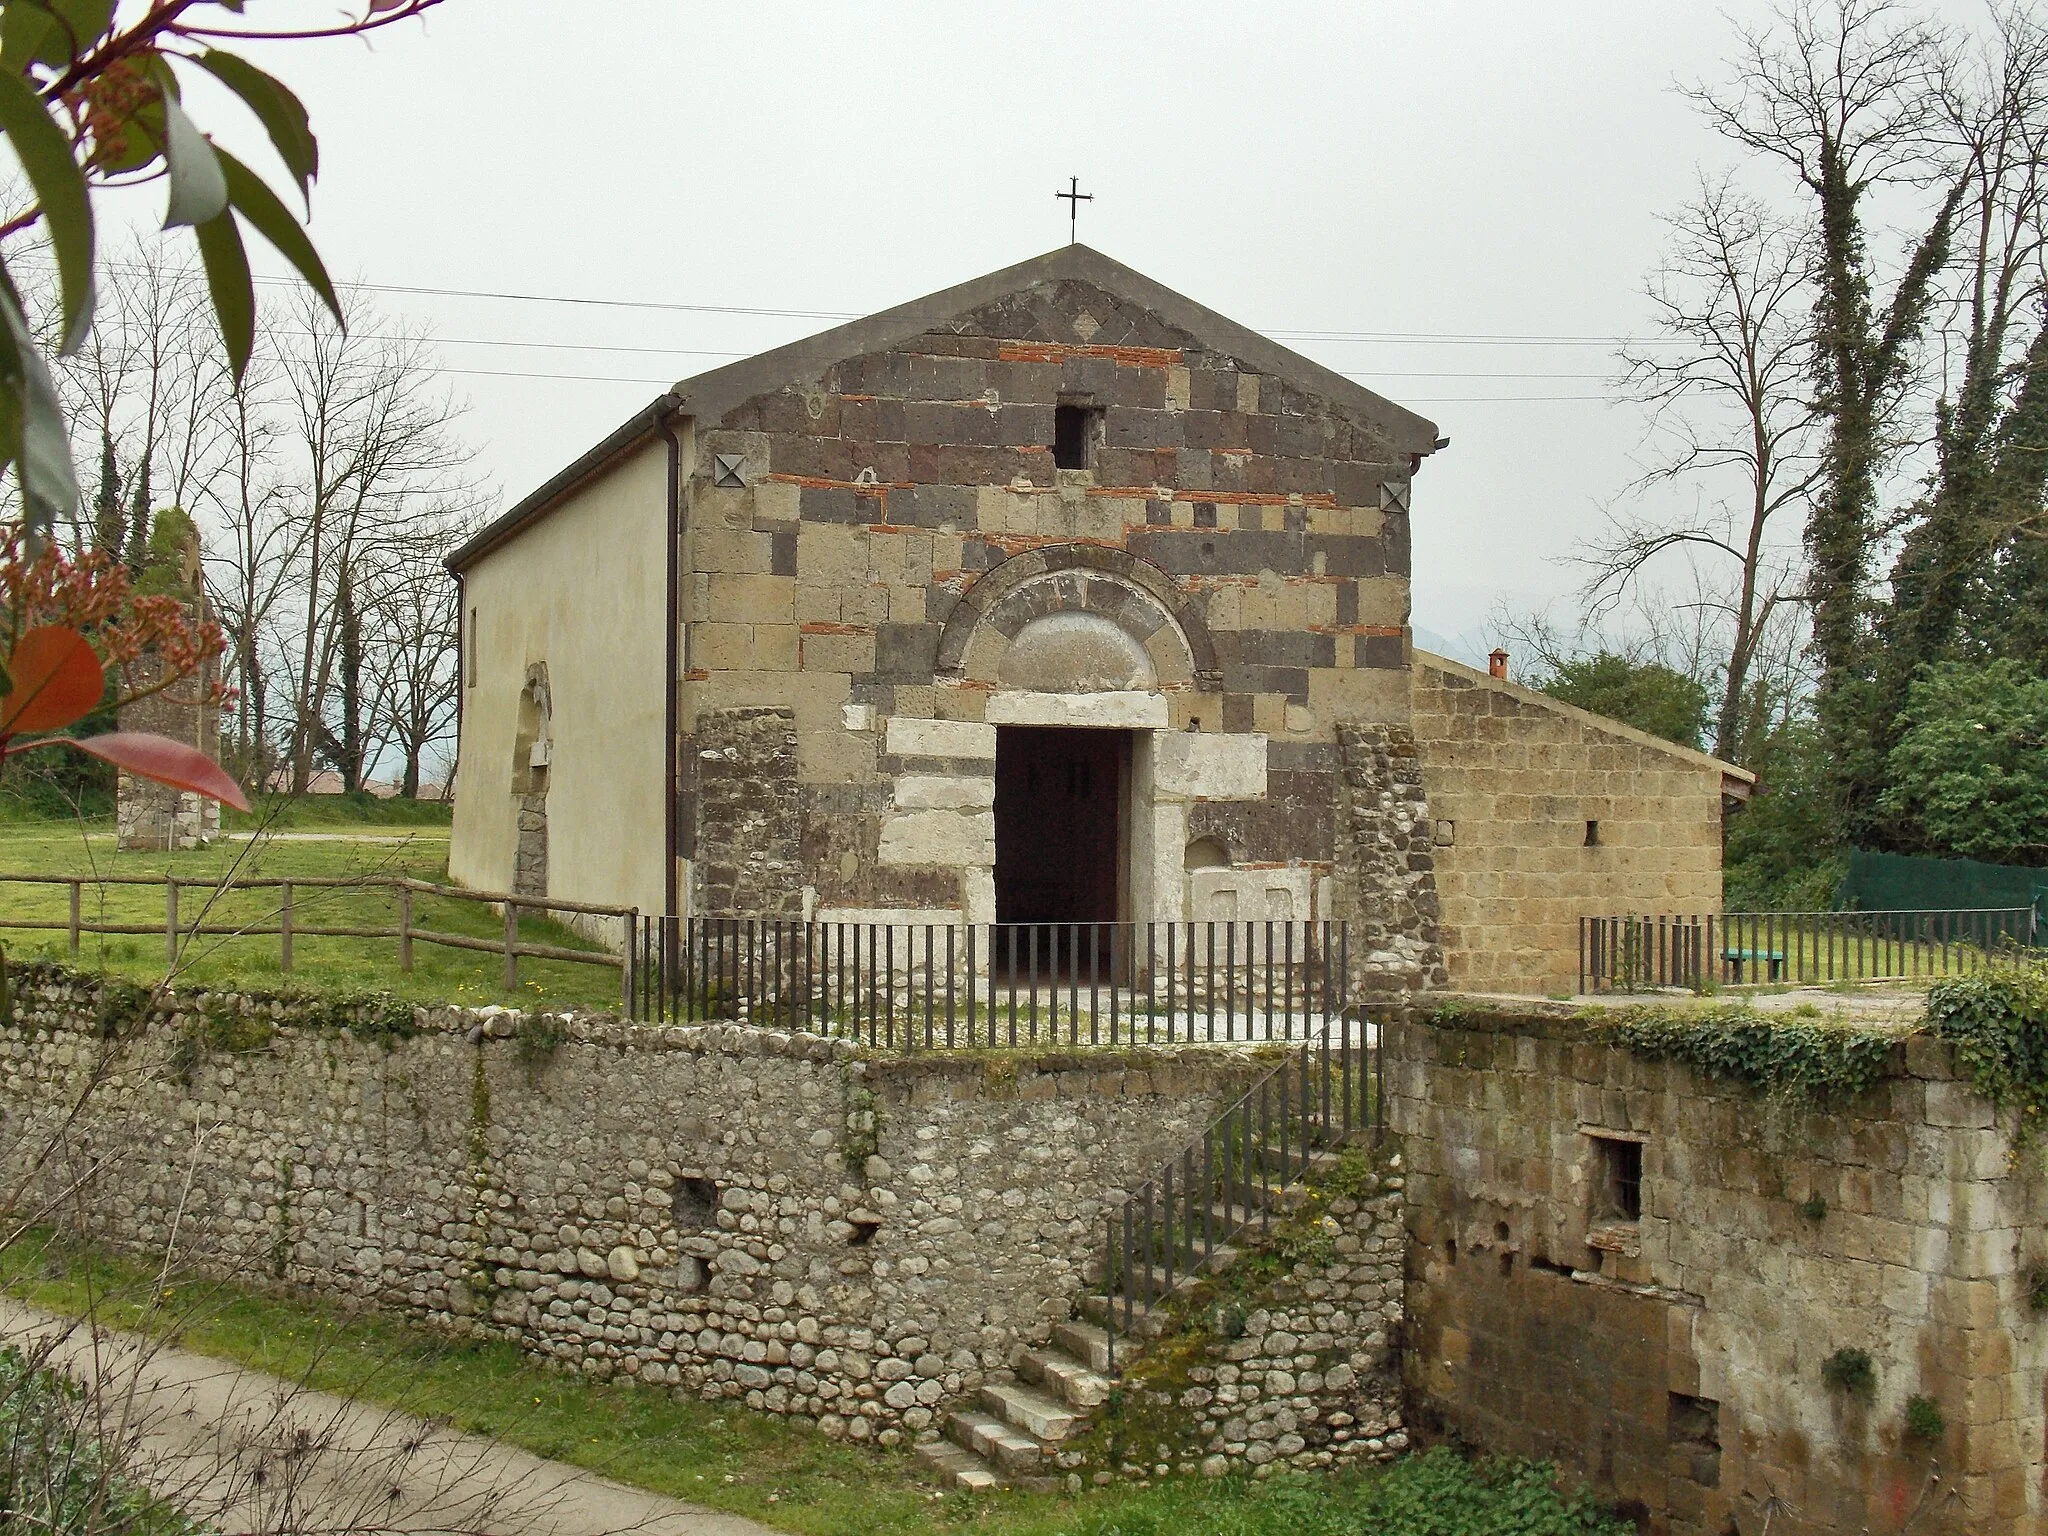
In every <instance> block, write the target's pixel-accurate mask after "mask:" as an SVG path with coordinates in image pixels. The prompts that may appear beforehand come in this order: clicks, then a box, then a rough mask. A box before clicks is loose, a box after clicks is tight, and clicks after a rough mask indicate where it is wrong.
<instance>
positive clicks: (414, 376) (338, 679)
mask: <svg viewBox="0 0 2048 1536" xmlns="http://www.w3.org/2000/svg"><path fill="white" fill-rule="evenodd" d="M301 319H302V321H303V328H302V333H303V340H304V344H305V345H304V350H303V351H302V352H300V353H297V354H296V355H292V356H288V357H287V358H286V360H285V362H284V365H283V374H284V379H285V385H286V393H287V396H288V405H287V407H286V414H287V416H288V418H289V421H290V431H291V435H292V443H291V449H292V453H293V455H294V457H295V458H296V459H297V461H298V463H299V467H300V474H301V475H302V476H303V479H302V480H301V481H300V483H299V486H298V491H297V500H298V505H297V506H296V507H295V508H294V512H293V515H294V516H295V518H296V520H297V521H298V522H299V523H300V524H301V525H302V526H303V527H304V529H305V532H306V543H305V550H304V554H303V557H302V558H301V560H300V561H299V562H298V571H299V575H298V601H299V603H300V605H301V608H302V613H303V618H304V630H303V633H302V636H301V640H300V644H299V647H298V653H297V656H296V657H295V663H296V676H295V677H294V678H293V680H292V682H293V691H292V714H293V718H292V724H291V729H290V734H289V745H288V749H287V752H286V760H287V762H288V764H289V766H290V769H291V775H292V779H291V783H292V788H293V790H294V791H302V790H303V789H304V788H305V786H306V783H307V781H308V779H309V778H310V776H311V773H312V769H313V763H314V759H315V756H316V754H317V755H319V756H321V757H324V758H326V759H327V760H328V761H330V762H332V763H334V765H335V767H336V768H337V769H338V770H339V771H340V773H341V775H342V779H343V782H344V784H345V785H346V787H347V788H349V789H351V790H353V789H356V788H358V787H359V786H360V785H361V783H362V780H363V777H364V775H365V772H366V770H367V768H368V766H369V763H370V761H371V759H370V757H369V755H368V753H369V746H370V742H369V740H368V736H367V725H368V722H369V720H370V718H371V714H372V711H371V710H370V709H368V708H366V702H367V701H366V699H365V696H364V687H365V682H366V674H365V670H364V668H363V665H362V655H361V642H362V622H363V620H362V605H361V601H360V599H359V597H358V595H357V594H358V590H359V588H360V586H361V584H362V580H363V572H364V569H365V565H366V562H369V561H371V560H373V559H377V558H382V557H383V556H385V555H388V554H389V553H390V551H392V550H394V549H395V548H397V547H398V546H399V545H401V544H402V543H404V542H406V541H407V540H409V539H411V538H412V537H414V536H415V535H416V534H417V533H418V532H419V531H420V529H421V528H422V527H423V526H424V525H426V524H428V523H429V522H431V521H432V520H433V519H434V518H436V517H438V516H441V515H443V514H444V509H445V508H446V507H447V506H448V505H449V503H450V501H451V500H460V499H461V498H462V497H463V496H464V495H466V494H467V492H468V482H467V479H466V476H467V472H468V465H469V454H468V452H467V450H465V449H464V448H463V447H462V446H461V445H460V444H459V443H458V442H457V441H456V440H455V437H454V434H453V431H452V426H453V422H454V420H455V417H456V415H457V411H456V408H455V406H454V404H453V402H452V401H451V399H450V398H449V396H448V394H447V392H446V390H445V389H444V388H443V387H442V386H441V385H440V384H439V383H438V382H437V375H436V372H435V369H434V367H433V365H432V361H431V359H430V357H429V355H428V352H427V346H426V342H425V339H424V338H423V337H421V336H419V335H417V334H410V333H407V332H405V331H404V330H403V329H401V328H398V327H394V326H390V325H388V324H385V325H380V324H379V323H377V322H376V320H375V319H374V318H373V317H371V316H370V315H368V314H366V313H363V312H361V311H360V310H358V311H357V312H356V313H354V314H352V315H351V327H350V329H349V330H348V331H346V332H344V331H342V330H340V329H339V328H337V327H335V326H333V325H331V324H329V323H327V321H326V319H325V317H324V315H323V314H322V313H320V312H319V311H318V309H317V307H316V306H314V305H313V304H311V303H302V305H301ZM380 332H381V334H380Z"/></svg>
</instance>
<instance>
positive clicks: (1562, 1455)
mask: <svg viewBox="0 0 2048 1536" xmlns="http://www.w3.org/2000/svg"><path fill="white" fill-rule="evenodd" d="M1418 1013H1419V1010H1418ZM1389 1049H1390V1052H1391V1056H1390V1062H1391V1063H1392V1065H1391V1066H1390V1072H1389V1079H1388V1080H1389V1083H1390V1085H1391V1091H1392V1092H1393V1094H1394V1099H1393V1103H1392V1112H1393V1121H1394V1127H1395V1130H1396V1131H1397V1132H1398V1133H1399V1134H1400V1136H1401V1138H1402V1141H1403V1145H1404V1146H1405V1148H1406V1155H1407V1158H1408V1165H1409V1167H1408V1225H1409V1239H1410V1241H1409V1246H1408V1264H1409V1268H1408V1306H1409V1317H1410V1334H1409V1347H1408V1352H1407V1355H1406V1360H1405V1369H1406V1375H1407V1380H1408V1385H1409V1387H1410V1389H1411V1391H1412V1393H1413V1394H1414V1401H1415V1404H1416V1406H1418V1407H1419V1409H1420V1410H1421V1414H1422V1419H1423V1421H1424V1422H1425V1423H1427V1424H1429V1425H1430V1426H1431V1427H1434V1428H1442V1427H1446V1426H1448V1427H1450V1428H1453V1429H1455V1430H1457V1431H1458V1432H1460V1433H1461V1434H1463V1435H1465V1436H1467V1437H1468V1438H1470V1439H1471V1440H1473V1441H1474V1442H1475V1443H1477V1444H1480V1445H1483V1446H1486V1447H1488V1448H1490V1449H1494V1450H1498V1451H1503V1452H1512V1453H1518V1454H1527V1455H1535V1456H1542V1457H1549V1458H1553V1459H1555V1460H1557V1461H1558V1462H1559V1463H1560V1464H1561V1465H1562V1466H1564V1467H1565V1468H1566V1470H1567V1471H1568V1472H1569V1473H1570V1474H1571V1475H1572V1476H1574V1477H1579V1478H1585V1479H1589V1480H1591V1481H1593V1482H1594V1483H1595V1484H1596V1485H1597V1486H1598V1487H1600V1488H1602V1489H1603V1490H1604V1491H1605V1492H1606V1493H1607V1494H1608V1496H1610V1497H1613V1498H1615V1499H1618V1500H1620V1501H1623V1503H1624V1505H1625V1506H1628V1507H1632V1508H1633V1509H1634V1510H1635V1511H1636V1512H1637V1513H1639V1514H1640V1515H1641V1516H1642V1517H1643V1519H1644V1521H1645V1529H1647V1530H1649V1531H1652V1532H1669V1533H1673V1536H1726V1533H1727V1532H1730V1531H1734V1532H1737V1533H1739V1536H1755V1533H1758V1532H1762V1531H1764V1530H1766V1529H1768V1530H1769V1531H1770V1532H1772V1533H1773V1536H1823V1533H1825V1536H1852V1533H1859V1532H1870V1533H1897V1532H1902V1531H1907V1530H1910V1531H1912V1532H1914V1533H1916V1536H1936V1533H1953V1536H1963V1533H1987V1532H1992V1531H1997V1532H2001V1533H2008V1536H2034V1533H2039V1532H2042V1531H2044V1530H2048V1514H2044V1497H2043V1491H2042V1487H2043V1485H2042V1471H2043V1466H2042V1437H2043V1430H2044V1428H2048V1419H2044V1414H2043V1408H2042V1403H2043V1388H2044V1386H2048V1326H2044V1324H2043V1322H2042V1321H2041V1318H2040V1315H2039V1314H2038V1313H2037V1312H2035V1311H2033V1310H2032V1309H2031V1306H2030V1302H2029V1290H2030V1286H2031V1283H2032V1282H2031V1280H2030V1278H2029V1275H2030V1273H2032V1272H2038V1271H2039V1269H2040V1266H2041V1265H2042V1264H2043V1262H2044V1259H2048V1248H2044V1246H2043V1242H2042V1238H2041V1232H2042V1228H2043V1223H2044V1218H2048V1188H2044V1184H2043V1180H2042V1178H2041V1174H2040V1169H2041V1154H2040V1152H2039V1151H2038V1150H2036V1151H2031V1152H2026V1153H2020V1154H2016V1153H2015V1150H2014V1147H2013V1144H2012V1142H2011V1140H2010V1138H2009V1136H2008V1135H2007V1133H2006V1132H2007V1129H2008V1128H2007V1127H2002V1126H2001V1125H2000V1123H1999V1121H1998V1119H1997V1117H1995V1116H1994V1114H1993V1111H1992V1108H1991V1106H1990V1105H1989V1104H1988V1103H1986V1102H1985V1101H1984V1100H1982V1099H1981V1098H1979V1097H1977V1096H1976V1095H1975V1094H1974V1093H1973V1092H1972V1091H1971V1090H1970V1089H1969V1087H1968V1086H1967V1085H1966V1084H1964V1083H1961V1082H1958V1081H1956V1076H1955V1070H1954V1064H1953V1062H1952V1061H1951V1059H1950V1053H1949V1049H1948V1047H1947V1046H1946V1045H1944V1044H1943V1043H1941V1042H1938V1041H1935V1040H1933V1039H1931V1038H1928V1037H1924V1036H1915V1037H1911V1038H1908V1039H1906V1040H1904V1041H1902V1042H1901V1043H1900V1044H1899V1045H1898V1046H1896V1047H1895V1050H1894V1059H1893V1062H1892V1066H1891V1070H1890V1074H1889V1076H1888V1077H1887V1078H1886V1079H1885V1080H1884V1081H1882V1082H1880V1083H1879V1084H1878V1085H1877V1086H1876V1087H1874V1088H1872V1089H1871V1090H1870V1091H1868V1092H1867V1093H1865V1094H1863V1095H1862V1096H1861V1097H1859V1098H1857V1099H1856V1100H1855V1101H1853V1102H1852V1103H1849V1104H1847V1105H1844V1106H1842V1107H1841V1108H1840V1109H1839V1111H1836V1112H1822V1111H1818V1110H1812V1111H1808V1110H1802V1109H1799V1108H1797V1107H1794V1106H1791V1105H1788V1104H1785V1103H1781V1102H1773V1101H1769V1100H1765V1099H1762V1098H1760V1097H1759V1095H1758V1094H1756V1093H1755V1092H1754V1091H1752V1090H1750V1089H1749V1088H1747V1087H1744V1086H1742V1085H1739V1084H1732V1083H1727V1082H1720V1081H1709V1080H1704V1079H1702V1078H1700V1077H1699V1076H1697V1075H1696V1074H1694V1073H1693V1072H1692V1071H1691V1069H1689V1068H1686V1067H1682V1066H1677V1065H1668V1064H1659V1063H1649V1062H1645V1061H1643V1060H1640V1059H1638V1058H1637V1057H1635V1056H1633V1055H1632V1054H1630V1052H1629V1051H1627V1050H1626V1049H1624V1048H1622V1047H1620V1046H1610V1045H1605V1044H1601V1043H1599V1042H1598V1041H1597V1039H1596V1038H1594V1037H1593V1036H1592V1035H1591V1034H1590V1033H1589V1031H1588V1028H1587V1026H1586V1025H1585V1024H1584V1023H1583V1022H1581V1021H1579V1020H1578V1019H1576V1018H1574V1017H1573V1016H1572V1015H1571V1014H1570V1013H1569V1012H1568V1011H1567V1010H1565V1009H1563V1008H1559V1007H1555V1006H1549V1007H1546V1005H1543V1004H1530V1005H1527V1006H1526V1007H1525V1008H1523V1009H1521V1010H1519V1011H1515V1012H1502V1011H1495V1010H1489V1009H1485V1008H1480V1007H1477V1006H1467V1007H1464V1008H1462V1009H1458V1008H1453V1009H1452V1010H1450V1011H1448V1012H1446V1013H1443V1014H1440V1015H1438V1016H1436V1017H1435V1018H1433V1019H1431V1018H1423V1017H1417V1018H1415V1019H1412V1020H1410V1021H1409V1022H1405V1023H1402V1024H1400V1025H1398V1026H1396V1027H1394V1028H1393V1029H1392V1030H1391V1031H1390V1039H1389ZM1630 1148H1633V1149H1634V1150H1633V1151H1629V1150H1628V1149H1630ZM1631 1184H1632V1187H1633V1194H1631V1193H1630V1192H1629V1188H1630V1186H1631ZM1632 1210H1633V1212H1634V1214H1631V1211H1632ZM1845 1350H1846V1351H1862V1352H1863V1354H1864V1355H1865V1356H1867V1365H1868V1368H1869V1370H1870V1372H1871V1373H1872V1376H1873V1381H1872V1383H1871V1385H1870V1387H1869V1389H1868V1390H1867V1391H1858V1390H1845V1389H1843V1388H1841V1387H1835V1386H1830V1385H1829V1382H1828V1380H1827V1378H1826V1369H1827V1365H1828V1362H1829V1361H1830V1360H1831V1359H1839V1358H1840V1357H1839V1352H1841V1351H1845ZM1851 1358H1852V1359H1853V1357H1851ZM1916 1397H1924V1398H1926V1399H1928V1400H1929V1402H1931V1403H1932V1404H1933V1405H1934V1407H1935V1409H1936V1410H1937V1411H1938V1413H1939V1415H1940V1416H1941V1419H1942V1420H1943V1421H1944V1424H1943V1427H1942V1428H1941V1429H1940V1431H1939V1432H1938V1433H1933V1434H1927V1433H1920V1434H1916V1433H1914V1432H1912V1430H1911V1428H1910V1426H1909V1421H1908V1417H1907V1410H1908V1405H1909V1403H1910V1402H1911V1401H1912V1399H1914V1398H1916Z"/></svg>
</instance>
